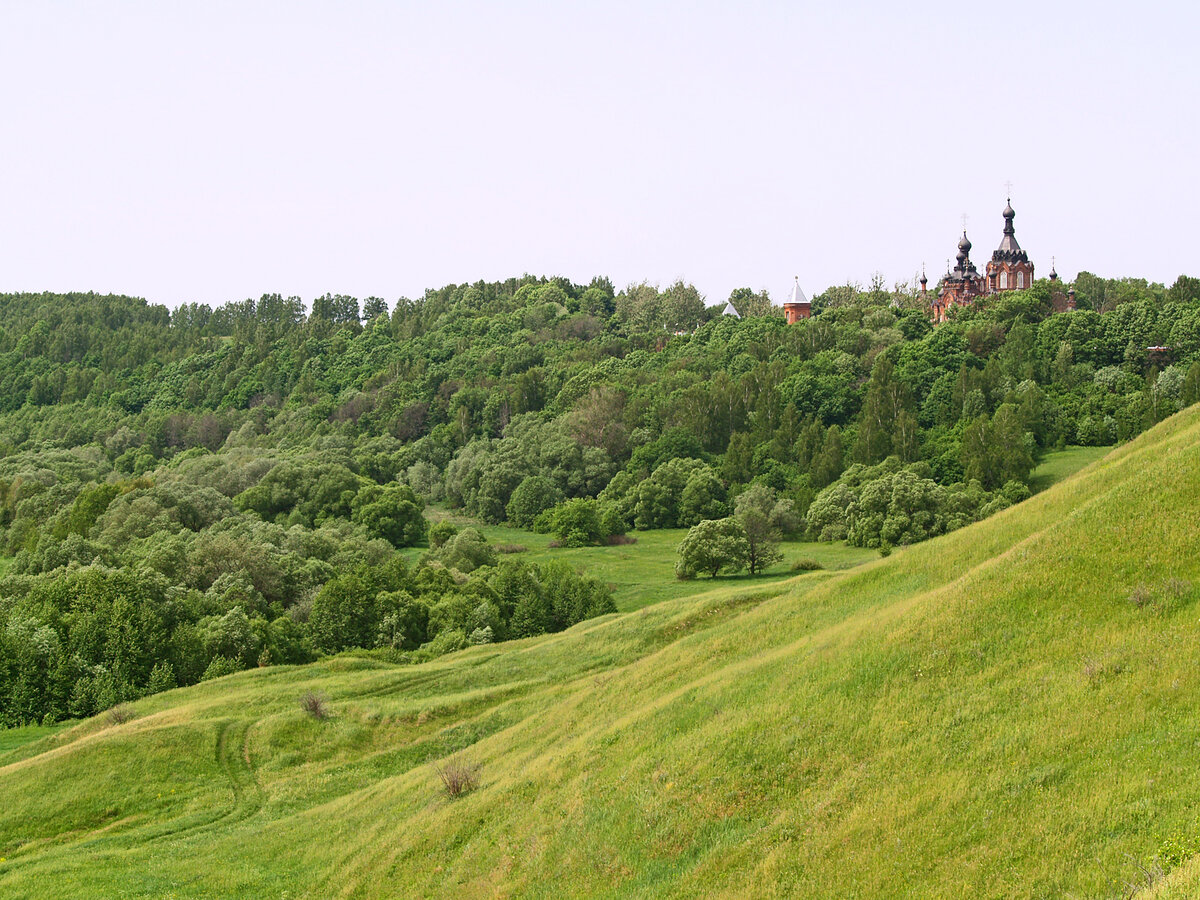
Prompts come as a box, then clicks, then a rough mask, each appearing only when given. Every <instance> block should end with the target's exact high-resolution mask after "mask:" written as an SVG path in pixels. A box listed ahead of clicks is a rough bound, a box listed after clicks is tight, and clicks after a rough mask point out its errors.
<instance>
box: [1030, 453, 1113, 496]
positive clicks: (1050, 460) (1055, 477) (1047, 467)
mask: <svg viewBox="0 0 1200 900" xmlns="http://www.w3.org/2000/svg"><path fill="white" fill-rule="evenodd" d="M1110 450H1112V447H1067V448H1065V449H1063V450H1051V451H1050V452H1048V453H1046V454H1045V455H1044V456H1043V457H1042V459H1041V461H1040V462H1039V463H1038V464H1037V466H1035V467H1034V470H1033V471H1032V472H1030V473H1029V487H1030V488H1031V489H1032V490H1033V492H1034V493H1035V494H1036V493H1038V492H1039V491H1044V490H1045V489H1046V488H1048V487H1050V486H1051V485H1055V484H1058V483H1059V482H1060V481H1062V480H1063V479H1064V478H1067V477H1069V476H1071V475H1074V474H1075V473H1076V472H1078V471H1079V470H1080V469H1083V468H1086V467H1087V466H1090V465H1091V464H1092V463H1094V462H1095V461H1096V460H1098V459H1103V458H1104V456H1105V454H1107V453H1108V452H1109V451H1110Z"/></svg>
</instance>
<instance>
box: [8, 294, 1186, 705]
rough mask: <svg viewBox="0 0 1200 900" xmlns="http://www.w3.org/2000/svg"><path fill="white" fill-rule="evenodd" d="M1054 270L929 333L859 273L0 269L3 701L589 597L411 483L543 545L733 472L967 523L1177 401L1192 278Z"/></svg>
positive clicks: (505, 630)
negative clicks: (72, 275) (789, 307)
mask: <svg viewBox="0 0 1200 900" xmlns="http://www.w3.org/2000/svg"><path fill="white" fill-rule="evenodd" d="M1053 287H1054V286H1053V285H1051V284H1050V283H1048V282H1044V281H1043V282H1037V283H1036V284H1035V285H1034V286H1033V287H1032V288H1030V289H1028V290H1024V291H1012V292H1007V293H1005V294H1002V295H998V296H996V297H993V298H991V299H989V300H987V301H985V302H983V303H981V304H979V305H978V306H976V307H973V308H969V309H962V310H956V313H957V314H956V316H955V317H954V318H953V319H952V321H950V322H948V323H946V324H944V325H941V326H939V327H937V328H936V329H934V328H933V327H932V326H931V325H930V323H929V319H928V314H927V311H926V310H925V309H924V308H922V304H921V302H920V300H919V298H918V297H917V295H916V294H915V293H914V292H910V291H906V290H900V289H897V290H892V291H887V290H884V289H883V288H882V287H881V286H879V285H875V286H873V287H872V288H871V289H868V290H862V289H859V288H856V287H854V286H847V287H839V288H833V289H830V290H828V291H826V292H825V293H824V294H822V295H820V296H818V297H816V298H814V304H813V306H814V311H815V315H814V316H813V318H812V319H810V320H807V321H803V322H800V323H798V324H796V325H787V324H785V322H784V321H783V319H782V318H781V317H779V316H778V315H776V314H775V312H774V311H773V310H772V309H771V306H770V300H769V298H768V297H766V295H765V294H761V293H760V294H755V293H753V292H751V291H748V290H744V291H738V292H735V294H734V297H733V300H734V303H735V304H736V305H738V307H739V309H741V310H742V311H743V313H744V315H743V317H742V318H740V319H738V318H734V317H732V316H723V315H720V314H719V312H718V309H717V308H712V307H706V306H705V303H704V299H703V298H702V297H701V295H700V294H699V292H698V291H697V290H696V289H695V288H694V287H692V286H690V285H687V284H684V283H676V284H674V285H671V286H669V287H667V288H666V289H665V290H660V289H658V288H656V287H654V286H651V285H647V284H639V285H632V286H630V287H628V288H626V289H624V290H622V291H620V292H617V291H615V290H614V288H613V286H612V285H611V283H609V282H608V281H607V280H605V279H596V280H594V281H593V282H592V283H591V284H588V285H578V284H573V283H570V282H568V281H566V280H563V279H539V278H532V277H525V278H521V279H512V280H509V281H506V282H501V283H490V284H489V283H477V284H471V285H449V286H447V287H445V288H442V289H440V290H431V291H429V292H427V293H426V295H425V296H424V297H423V298H421V299H420V300H417V301H409V300H401V301H399V302H398V303H396V304H395V305H394V306H390V305H389V304H388V303H386V302H385V301H383V300H380V299H378V298H368V299H367V300H366V301H364V302H362V303H361V304H360V303H359V301H358V300H356V299H354V298H351V297H345V296H335V295H327V296H324V297H321V298H318V299H317V300H315V301H314V302H313V303H312V304H311V309H307V308H306V306H305V305H304V304H303V303H302V302H301V300H300V299H299V298H294V297H293V298H283V297H280V296H277V295H268V296H264V297H262V298H261V299H259V300H257V301H253V300H247V301H244V302H239V303H231V304H227V305H225V306H222V307H219V308H217V309H210V308H209V307H207V306H203V305H195V304H192V305H184V306H181V307H179V308H178V309H175V310H168V309H166V308H165V307H162V306H156V305H151V304H147V303H146V302H144V301H142V300H137V299H133V298H128V297H119V296H98V295H93V294H72V295H50V294H16V295H0V541H2V542H3V545H4V547H3V549H4V553H5V554H6V557H10V558H11V560H10V561H9V563H8V568H7V572H6V574H5V575H4V577H3V579H2V580H0V626H2V627H0V722H3V723H5V724H17V723H23V722H33V721H54V720H56V719H61V718H64V717H69V716H86V715H90V714H92V713H94V712H96V711H97V710H100V709H103V708H106V707H108V706H111V705H113V704H114V703H118V702H121V701H123V700H127V699H131V698H135V697H138V696H141V695H143V694H146V693H149V692H155V691H158V690H162V689H164V688H167V687H171V686H174V685H177V684H188V683H193V682H195V681H197V680H201V679H203V678H206V677H215V676H217V675H221V674H226V673H228V672H231V671H236V670H238V669H241V668H245V667H250V666H255V665H268V664H271V663H292V662H304V661H308V660H311V659H314V658H316V657H317V656H318V655H320V654H326V653H334V652H340V651H343V650H348V649H361V650H370V651H373V652H377V653H380V654H385V655H388V656H389V658H392V659H395V660H410V659H411V660H419V659H424V658H429V657H431V656H434V655H437V654H439V653H444V652H447V651H449V650H454V649H458V648H461V647H464V646H467V645H468V644H471V643H485V642H490V641H495V640H503V639H506V638H509V637H521V636H527V635H534V634H539V633H542V632H545V631H556V630H560V629H563V628H566V627H567V626H569V625H571V624H573V623H575V622H578V621H580V620H582V619H585V618H589V617H591V616H595V615H599V614H602V613H605V612H609V611H611V610H612V609H613V608H614V607H613V601H612V596H611V592H610V591H609V590H608V588H607V587H606V586H605V585H603V584H600V583H598V582H596V581H595V580H594V579H590V578H587V577H584V576H581V575H579V574H578V573H576V572H575V571H573V570H572V569H571V568H570V567H568V566H566V565H562V564H555V563H550V564H540V565H537V564H531V563H527V562H524V561H523V560H521V558H520V557H519V555H514V554H511V553H505V552H503V551H506V550H513V549H517V548H510V547H495V546H492V545H490V544H489V543H488V542H487V541H486V540H485V539H484V538H483V537H482V536H481V535H480V533H479V532H478V531H476V530H475V529H471V528H466V529H463V530H461V531H458V530H456V529H454V528H452V527H446V526H436V527H434V528H433V529H428V528H427V525H426V517H425V515H424V510H425V507H426V506H427V504H431V503H433V504H442V505H448V506H449V507H450V508H452V509H456V510H461V511H463V512H464V513H466V514H469V515H471V516H474V517H477V518H478V519H481V520H483V521H484V522H488V523H498V522H510V523H512V524H514V525H517V526H519V527H523V528H535V529H538V530H545V531H552V532H556V534H557V536H558V537H559V539H560V541H561V542H562V543H564V544H568V545H571V544H574V545H578V544H586V543H600V542H604V541H611V540H616V539H619V536H620V535H622V534H624V533H625V532H627V531H636V530H639V529H654V528H668V527H673V528H675V527H688V526H695V525H698V524H699V523H700V522H702V521H709V520H721V519H724V518H725V517H728V516H730V515H731V514H733V513H734V512H735V510H736V509H737V507H738V500H739V498H741V497H743V495H746V489H747V488H748V487H750V486H753V485H757V486H759V487H758V488H756V493H755V494H754V497H755V498H756V502H758V501H759V500H763V501H764V503H765V505H764V506H763V509H764V510H765V511H766V513H769V515H770V518H771V523H770V524H771V527H772V528H774V529H776V530H777V531H778V532H782V533H788V534H792V535H806V536H808V537H809V538H812V539H823V540H841V539H844V540H847V541H849V542H850V543H853V544H856V545H859V546H866V547H880V548H881V549H883V550H884V551H885V552H886V550H887V548H888V547H890V546H896V545H902V544H909V543H914V542H917V541H920V540H923V539H925V538H927V537H931V536H934V535H937V534H940V533H943V532H945V531H948V530H952V529H954V528H957V527H959V526H961V525H964V524H967V523H969V522H972V521H975V520H978V519H980V518H983V517H985V516H987V515H990V514H991V513H992V512H995V511H997V510H999V509H1002V508H1004V507H1006V506H1008V505H1010V504H1012V503H1015V502H1018V501H1020V500H1021V499H1023V498H1024V497H1026V496H1028V493H1029V491H1028V486H1027V482H1028V478H1029V473H1030V470H1031V468H1032V466H1033V465H1034V462H1035V460H1036V459H1037V457H1038V455H1039V454H1040V453H1041V452H1042V451H1043V450H1045V449H1046V448H1051V447H1056V446H1064V445H1066V444H1084V445H1107V444H1111V443H1114V442H1118V441H1124V440H1127V439H1129V438H1131V437H1133V436H1135V435H1137V434H1139V433H1140V432H1141V431H1143V430H1144V429H1146V428H1148V427H1149V426H1151V425H1153V424H1154V423H1155V422H1157V421H1160V420H1161V419H1163V418H1165V417H1166V416H1168V415H1170V414H1171V413H1173V412H1175V411H1177V410H1178V409H1180V408H1181V407H1182V406H1184V405H1187V404H1190V403H1193V402H1196V401H1197V400H1198V399H1200V281H1198V280H1196V279H1192V278H1187V277H1180V278H1179V279H1178V280H1177V281H1176V282H1175V284H1174V285H1173V286H1171V287H1170V288H1166V287H1164V286H1162V285H1156V284H1148V283H1146V282H1144V281H1138V280H1133V279H1121V280H1105V279H1102V278H1098V277H1096V276H1092V275H1090V274H1088V273H1082V274H1081V275H1080V276H1079V278H1078V279H1077V280H1076V282H1075V287H1076V289H1077V291H1078V299H1079V307H1080V308H1079V309H1078V310H1077V311H1075V312H1071V313H1062V314H1055V313H1053V312H1052V309H1053V306H1052V296H1051V291H1052V288H1053ZM1151 348H1165V349H1151ZM745 505H746V504H745V503H743V506H745ZM411 546H419V547H421V548H427V549H426V552H424V553H422V554H421V555H420V557H419V558H417V559H415V561H410V562H406V561H405V557H404V555H402V554H401V553H400V552H399V551H400V548H403V547H411ZM410 556H411V554H410ZM751 568H753V566H751ZM714 571H715V570H714Z"/></svg>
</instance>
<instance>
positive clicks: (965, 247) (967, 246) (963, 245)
mask: <svg viewBox="0 0 1200 900" xmlns="http://www.w3.org/2000/svg"><path fill="white" fill-rule="evenodd" d="M958 249H959V250H961V251H962V252H963V253H964V254H966V253H970V252H971V241H970V239H969V238H968V237H967V233H966V232H965V231H964V232H963V236H962V240H961V241H959V242H958Z"/></svg>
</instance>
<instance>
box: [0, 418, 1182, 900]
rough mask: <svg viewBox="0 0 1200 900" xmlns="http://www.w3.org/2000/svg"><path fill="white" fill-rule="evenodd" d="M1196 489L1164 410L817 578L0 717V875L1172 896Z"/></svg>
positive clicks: (76, 879)
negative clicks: (1048, 470) (973, 511)
mask: <svg viewBox="0 0 1200 900" xmlns="http://www.w3.org/2000/svg"><path fill="white" fill-rule="evenodd" d="M1198 507H1200V407H1193V408H1192V409H1189V410H1187V411H1185V412H1183V413H1180V414H1178V415H1176V416H1174V417H1172V418H1171V419H1169V420H1168V421H1165V422H1163V423H1161V424H1159V425H1158V426H1156V427H1155V428H1154V429H1153V430H1152V431H1151V432H1150V433H1148V434H1145V435H1143V436H1141V437H1140V438H1138V439H1136V440H1134V441H1132V442H1131V443H1129V444H1128V445H1126V446H1124V447H1121V448H1118V449H1116V450H1114V451H1112V452H1111V453H1110V454H1108V455H1107V456H1106V457H1105V458H1104V459H1102V460H1100V461H1098V462H1096V463H1094V464H1093V465H1091V466H1089V467H1088V468H1087V469H1085V470H1084V471H1083V472H1081V473H1079V474H1077V475H1076V476H1074V477H1072V478H1070V479H1068V480H1066V481H1064V482H1061V483H1059V484H1057V485H1055V486H1054V487H1052V488H1050V489H1048V490H1046V491H1045V492H1043V493H1041V494H1039V495H1037V496H1036V497H1034V498H1032V499H1031V500H1029V501H1027V502H1024V503H1021V504H1019V505H1017V506H1015V507H1013V508H1010V509H1007V510H1005V511H1003V512H1002V513H1000V514H998V515H996V516H994V517H992V518H990V519H989V520H987V521H985V522H979V523H975V524H973V525H970V526H969V527H965V528H963V529H961V530H958V531H956V532H954V533H952V534H948V535H943V536H941V537H938V538H936V539H934V540H931V541H927V542H924V543H921V544H918V545H915V546H912V547H908V548H905V549H902V550H898V551H897V552H895V553H894V554H892V555H891V556H890V557H889V558H887V559H881V560H878V561H877V562H876V563H873V564H871V565H869V566H865V567H860V568H858V569H854V570H851V571H848V572H845V573H838V574H828V573H812V574H807V575H803V576H800V577H798V578H796V579H794V580H793V581H791V582H790V583H786V584H775V585H770V586H759V587H757V588H756V587H755V586H754V585H752V584H746V583H737V584H734V585H732V586H727V587H722V588H718V589H716V590H714V591H712V592H710V593H708V594H706V595H702V596H698V597H691V598H685V599H678V600H671V601H667V602H664V603H660V604H657V605H655V606H651V607H648V608H646V609H644V610H642V611H639V612H637V613H632V614H626V615H616V616H607V617H604V618H601V619H596V620H592V621H590V622H586V623H583V624H580V625H576V626H575V627H573V628H571V629H568V630H566V631H565V632H563V633H560V634H556V635H547V636H540V637H533V638H529V639H526V640H524V641H521V642H514V643H509V644H502V645H494V646H490V645H489V646H477V647H474V648H470V649H467V650H464V651H462V652H460V653H456V654H452V655H449V656H444V657H442V658H439V659H436V660H433V661H430V662H426V663H424V664H421V665H418V666H415V667H414V666H395V665H391V664H387V663H384V662H382V661H379V660H371V659H363V658H350V657H341V658H334V659H329V660H326V661H325V662H322V663H317V664H314V665H310V666H300V667H272V668H266V669H258V670H255V671H253V672H244V673H239V674H235V675H233V676H230V677H228V678H223V679H221V680H218V681H213V682H209V683H206V684H203V685H199V686H196V687H192V688H187V689H184V690H177V691H172V692H168V693H165V694H161V695H158V696H154V697H149V698H146V699H143V700H140V701H137V702H136V703H134V704H131V705H130V706H127V707H123V708H122V709H121V710H119V711H118V712H119V715H117V714H110V713H106V714H103V715H100V716H97V717H95V718H93V719H91V720H88V721H86V722H83V723H79V724H76V725H73V726H70V727H66V728H61V727H60V728H57V729H56V728H34V729H30V730H27V731H14V732H9V733H8V734H9V735H12V738H11V739H10V740H9V741H8V742H7V743H6V744H0V754H2V755H0V776H2V777H3V779H4V784H5V798H6V802H5V808H4V811H3V812H2V813H0V857H3V858H2V859H0V889H2V890H3V891H4V892H5V894H6V895H11V896H25V897H31V898H36V897H55V898H64V897H91V896H115V895H119V894H123V895H125V896H131V897H142V896H145V897H151V896H154V897H157V896H176V897H180V898H184V897H205V896H222V897H262V896H283V895H287V896H294V897H326V896H342V897H348V898H372V897H394V896H429V897H451V896H452V897H485V896H487V897H492V896H521V897H530V898H538V897H546V898H549V897H555V898H559V897H572V896H588V897H628V896H675V897H713V896H779V897H782V896H797V897H813V896H829V895H830V894H831V893H834V894H836V895H837V896H843V897H880V898H884V897H911V896H922V897H962V896H969V897H979V898H993V897H994V898H1000V897H1003V898H1018V900H1019V898H1034V897H1046V896H1064V897H1066V896H1077V897H1081V896H1087V897H1131V896H1135V897H1136V898H1137V900H1142V898H1145V900H1151V898H1167V897H1174V898H1180V897H1189V896H1193V895H1194V891H1195V888H1196V886H1197V884H1200V881H1198V880H1197V873H1198V872H1200V869H1197V867H1196V863H1195V856H1194V855H1195V854H1196V852H1197V850H1200V824H1198V823H1197V820H1196V811H1195V803H1194V798H1195V796H1196V794H1197V791H1200V767H1197V765H1196V747H1197V745H1198V743H1200V717H1197V715H1196V704H1195V697H1196V694H1197V689H1198V688H1200V684H1198V683H1197V682H1198V678H1200V674H1198V670H1197V667H1196V665H1195V653H1194V648H1195V644H1196V628H1197V626H1196V603H1197V601H1198V600H1200V590H1198V585H1200V560H1198V559H1197V556H1196V553H1195V546H1196V535H1197V522H1196V515H1195V511H1196V509H1197V508H1198ZM1139 510H1145V514H1139V512H1138V511H1139ZM455 754H458V755H457V756H455ZM451 761H453V763H452V762H451ZM452 764H457V766H458V768H456V769H454V770H453V771H456V772H459V773H462V772H466V773H468V774H469V775H470V777H471V779H473V780H474V782H475V787H474V789H473V790H472V789H470V783H469V781H468V783H467V785H466V788H465V789H464V790H462V792H461V793H460V794H459V796H458V797H457V798H453V799H452V798H451V797H449V796H448V794H447V791H446V789H445V788H444V785H443V781H442V780H441V779H440V778H439V775H438V771H439V769H438V767H439V766H440V767H441V770H442V771H443V772H445V771H447V768H446V767H447V765H452ZM48 786H52V787H50V788H48ZM214 861H219V863H218V864H214ZM1164 875H1165V876H1166V877H1165V879H1164V878H1163V876H1164ZM1139 887H1140V888H1144V889H1145V890H1144V892H1143V893H1140V894H1135V893H1134V891H1136V890H1138V889H1139Z"/></svg>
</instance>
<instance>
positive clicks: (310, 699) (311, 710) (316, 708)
mask: <svg viewBox="0 0 1200 900" xmlns="http://www.w3.org/2000/svg"><path fill="white" fill-rule="evenodd" d="M300 708H301V709H302V710H304V711H305V712H306V713H307V714H308V715H310V716H312V717H313V718H314V719H316V720H317V721H324V720H325V719H328V718H329V703H328V701H326V699H325V698H324V697H323V696H322V695H321V694H318V693H317V692H316V691H305V692H304V694H303V695H302V696H301V697H300Z"/></svg>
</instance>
